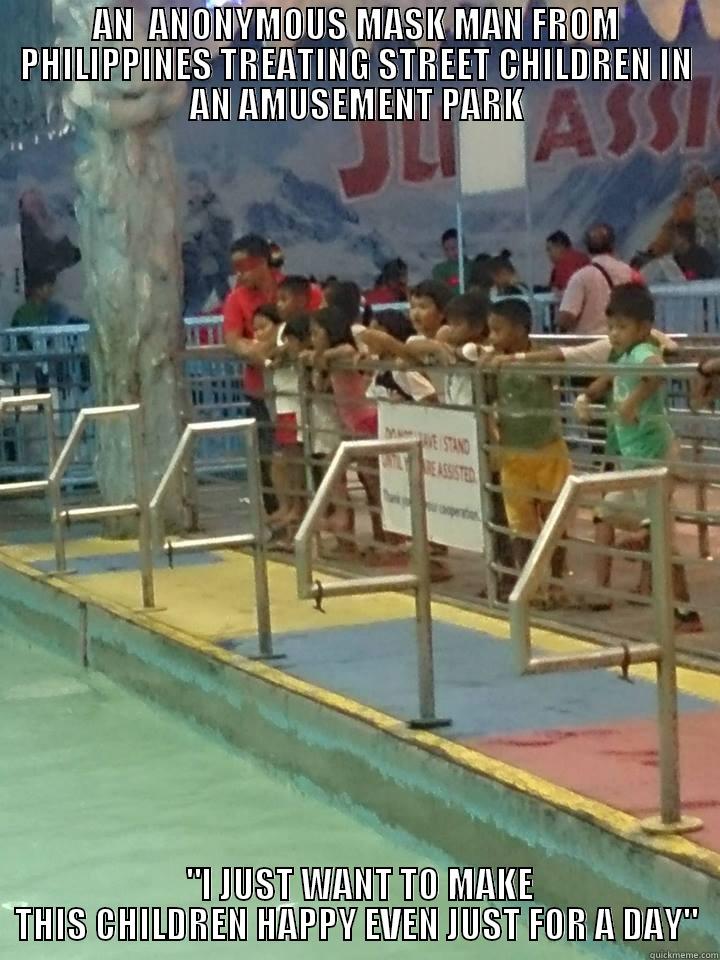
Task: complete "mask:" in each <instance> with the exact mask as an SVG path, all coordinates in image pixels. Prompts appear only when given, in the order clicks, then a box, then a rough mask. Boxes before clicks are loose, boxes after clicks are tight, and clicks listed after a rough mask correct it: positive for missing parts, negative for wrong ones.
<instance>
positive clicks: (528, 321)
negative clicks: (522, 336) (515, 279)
mask: <svg viewBox="0 0 720 960" xmlns="http://www.w3.org/2000/svg"><path fill="white" fill-rule="evenodd" d="M490 312H491V313H493V314H494V315H495V316H496V317H502V319H503V320H507V321H508V323H511V324H513V326H516V327H522V329H523V330H524V331H525V332H526V333H530V331H531V330H532V310H531V309H530V305H529V304H528V303H526V302H525V301H524V300H519V299H518V298H517V297H508V299H507V300H497V301H496V302H495V303H493V304H492V306H491V308H490Z"/></svg>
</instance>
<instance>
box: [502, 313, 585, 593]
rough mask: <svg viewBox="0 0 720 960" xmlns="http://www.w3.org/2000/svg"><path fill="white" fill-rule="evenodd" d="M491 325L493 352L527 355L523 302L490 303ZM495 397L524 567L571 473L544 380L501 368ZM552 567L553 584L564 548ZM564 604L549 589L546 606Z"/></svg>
mask: <svg viewBox="0 0 720 960" xmlns="http://www.w3.org/2000/svg"><path fill="white" fill-rule="evenodd" d="M489 323H490V342H491V344H492V346H493V347H494V349H495V351H496V352H497V353H504V354H510V353H526V354H527V353H530V352H531V350H532V345H531V343H530V330H531V327H532V313H531V311H530V307H529V305H528V304H527V302H525V301H524V300H521V299H517V298H509V299H507V300H501V301H498V302H497V303H493V304H492V305H491V307H490V320H489ZM497 392H498V403H497V424H498V435H499V444H500V485H501V488H502V495H503V501H504V503H505V512H506V514H507V519H508V526H509V527H510V530H511V531H512V533H513V535H514V542H513V551H514V554H515V563H516V566H517V567H518V568H522V567H523V566H524V565H525V563H526V562H527V559H528V556H529V555H530V550H531V549H532V545H533V541H534V540H535V539H536V538H537V536H538V534H539V533H540V530H541V529H542V526H543V524H544V522H545V520H546V519H547V516H548V514H549V512H550V510H551V508H552V505H553V503H554V501H555V499H556V497H557V495H558V494H559V493H560V490H561V489H562V487H563V484H564V483H565V480H566V479H567V478H568V476H569V474H570V457H569V454H568V450H567V447H566V445H565V441H564V440H563V438H562V431H561V425H560V418H559V416H558V413H557V410H556V399H555V395H554V390H553V385H552V381H551V380H550V379H549V378H548V377H543V376H538V375H537V374H529V373H527V372H525V371H518V372H515V371H513V369H512V368H511V367H510V368H504V369H501V370H500V371H499V372H498V376H497ZM550 567H551V573H552V576H553V577H554V578H555V579H560V578H562V576H563V574H564V572H565V548H562V547H561V548H558V549H557V550H556V551H555V553H554V554H553V557H552V560H551V564H550ZM562 599H563V597H562V591H561V590H560V589H559V588H558V587H557V586H556V585H555V584H553V585H551V586H550V590H549V592H548V598H547V605H548V606H550V607H552V606H557V605H558V604H559V603H561V602H562Z"/></svg>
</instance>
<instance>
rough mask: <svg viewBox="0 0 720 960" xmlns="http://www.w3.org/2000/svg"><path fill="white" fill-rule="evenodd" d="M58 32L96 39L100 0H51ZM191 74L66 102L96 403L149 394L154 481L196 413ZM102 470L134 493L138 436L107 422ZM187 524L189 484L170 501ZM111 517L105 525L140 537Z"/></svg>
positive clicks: (119, 488) (77, 95) (127, 496)
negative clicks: (185, 258) (184, 221)
mask: <svg viewBox="0 0 720 960" xmlns="http://www.w3.org/2000/svg"><path fill="white" fill-rule="evenodd" d="M53 2H54V13H55V20H56V23H57V24H58V28H59V33H60V42H61V43H62V44H63V45H67V46H76V47H87V46H88V45H89V39H90V31H91V25H92V17H93V14H94V12H95V8H96V4H95V2H88V0H53ZM184 96H185V87H184V85H183V84H178V83H173V84H167V85H163V84H148V83H143V82H139V81H138V82H129V83H123V82H118V83H111V84H110V83H105V84H101V83H76V84H73V85H72V86H70V87H69V88H68V89H67V90H66V91H64V99H63V103H64V108H65V111H66V113H67V114H68V115H69V118H70V119H72V121H73V122H74V123H75V126H76V131H77V132H76V139H77V143H78V159H77V163H76V171H75V172H76V178H77V184H78V191H79V196H78V200H77V205H76V212H77V218H78V224H79V229H80V249H81V252H82V260H83V265H84V270H85V278H86V287H87V309H88V314H89V317H90V318H91V319H90V324H91V331H90V362H91V370H92V379H93V391H94V397H95V403H96V404H97V405H99V406H116V405H120V404H126V403H140V404H142V409H143V423H144V451H145V461H146V465H147V468H148V470H147V473H148V487H149V490H150V492H152V490H153V489H154V487H155V486H156V485H157V482H158V480H159V478H160V476H161V475H162V473H163V471H164V469H165V468H166V466H167V464H168V462H169V460H170V457H171V455H172V452H173V450H174V449H175V446H176V444H177V442H178V440H179V438H180V434H181V432H182V427H183V421H184V419H185V417H186V414H187V401H186V393H185V389H184V385H183V377H182V361H181V351H182V349H183V346H184V326H183V320H182V260H181V236H180V224H179V202H178V200H179V191H178V177H177V172H176V168H175V159H174V151H173V145H172V140H171V135H170V130H169V127H168V121H169V119H170V117H171V116H172V114H173V113H174V111H175V110H176V109H177V107H178V106H179V105H180V104H181V103H182V101H183V99H184ZM97 439H98V448H97V449H98V452H97V459H96V475H97V479H98V483H99V486H100V492H101V496H102V499H103V503H107V504H112V503H122V502H128V501H130V500H131V499H132V498H133V474H132V458H131V449H130V437H129V433H128V431H127V428H126V426H125V425H124V424H123V423H118V424H107V425H106V426H99V427H98V432H97ZM166 523H167V527H168V528H169V529H174V530H177V529H180V528H181V526H182V523H183V510H182V502H181V493H180V486H179V484H178V485H176V486H175V488H174V489H173V490H172V491H170V494H169V496H168V499H167V501H166ZM133 531H134V524H132V523H128V522H127V521H124V520H123V521H117V520H116V521H111V523H110V524H109V525H108V527H107V528H106V533H108V535H112V536H130V535H132V534H133Z"/></svg>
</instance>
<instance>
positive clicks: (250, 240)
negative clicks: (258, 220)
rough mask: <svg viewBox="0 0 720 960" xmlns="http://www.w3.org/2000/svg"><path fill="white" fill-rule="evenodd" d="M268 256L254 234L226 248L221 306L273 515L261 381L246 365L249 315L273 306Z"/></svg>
mask: <svg viewBox="0 0 720 960" xmlns="http://www.w3.org/2000/svg"><path fill="white" fill-rule="evenodd" d="M270 256H271V247H270V244H269V243H268V241H267V240H265V239H264V238H263V237H260V236H258V235H257V234H252V233H249V234H246V235H245V236H244V237H240V239H239V240H236V241H235V242H234V243H233V245H232V247H231V248H230V259H231V262H232V269H233V273H234V274H235V277H236V278H237V279H236V285H235V287H234V288H233V289H232V290H231V291H230V293H229V294H228V295H227V297H226V298H225V303H224V304H223V335H224V338H225V345H226V346H227V347H228V348H229V349H230V350H231V351H232V352H233V353H234V354H236V355H237V356H238V357H240V359H241V360H244V361H245V368H244V371H243V392H244V393H245V396H246V397H247V401H248V413H249V415H250V416H251V417H253V418H254V419H255V420H257V425H258V435H259V445H260V469H261V472H262V484H263V503H264V505H265V510H266V512H267V513H274V512H275V511H276V510H277V507H278V503H277V498H276V496H275V494H274V493H273V491H272V479H271V475H270V463H271V458H272V453H273V430H272V422H271V419H270V411H269V410H268V406H267V403H266V401H265V378H264V373H263V368H262V367H258V366H253V365H252V363H250V362H248V360H249V357H250V351H251V349H252V343H253V339H254V331H253V314H254V313H255V311H256V310H257V308H258V307H262V306H263V305H264V304H267V303H275V300H276V299H277V274H276V271H274V270H273V269H272V267H271V265H270Z"/></svg>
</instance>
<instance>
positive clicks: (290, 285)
mask: <svg viewBox="0 0 720 960" xmlns="http://www.w3.org/2000/svg"><path fill="white" fill-rule="evenodd" d="M278 290H287V291H288V292H289V293H291V294H293V295H298V296H305V297H306V296H307V295H308V293H309V292H310V281H309V280H308V278H307V277H300V276H289V277H283V279H282V280H281V281H280V283H279V284H278Z"/></svg>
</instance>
